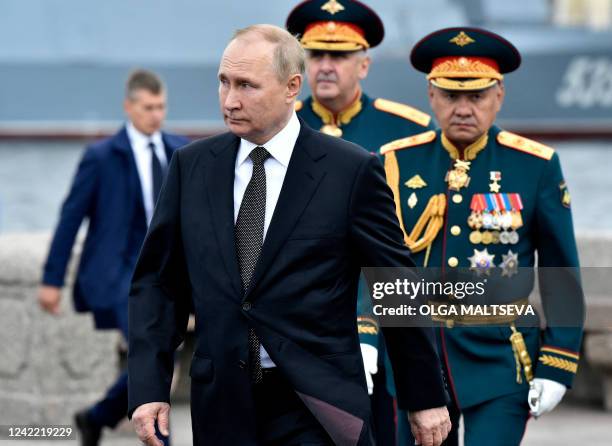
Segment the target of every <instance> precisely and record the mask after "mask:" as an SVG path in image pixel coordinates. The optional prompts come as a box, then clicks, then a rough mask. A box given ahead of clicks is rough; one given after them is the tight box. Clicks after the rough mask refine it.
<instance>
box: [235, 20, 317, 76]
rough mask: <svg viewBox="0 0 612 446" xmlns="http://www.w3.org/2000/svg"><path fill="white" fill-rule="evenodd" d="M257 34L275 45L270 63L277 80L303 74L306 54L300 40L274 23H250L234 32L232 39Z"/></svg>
mask: <svg viewBox="0 0 612 446" xmlns="http://www.w3.org/2000/svg"><path fill="white" fill-rule="evenodd" d="M249 34H258V35H259V36H261V37H263V39H264V40H265V41H267V42H270V43H273V44H275V45H276V48H275V50H274V58H273V61H272V64H273V65H274V71H275V73H276V77H277V78H278V80H280V81H281V82H282V81H285V80H287V79H288V78H289V77H290V76H292V75H294V74H301V75H303V74H304V71H305V69H306V62H305V59H306V55H305V53H304V49H303V48H302V45H301V44H300V42H299V41H298V40H297V39H296V38H295V37H294V36H292V35H291V34H290V33H289V32H288V31H287V30H285V29H283V28H280V27H278V26H274V25H251V26H248V27H246V28H242V29H239V30H237V31H236V32H234V36H233V37H232V41H233V40H236V39H240V38H243V37H246V36H247V35H249Z"/></svg>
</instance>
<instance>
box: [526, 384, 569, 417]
mask: <svg viewBox="0 0 612 446" xmlns="http://www.w3.org/2000/svg"><path fill="white" fill-rule="evenodd" d="M566 390H567V388H566V387H565V386H564V385H563V384H561V383H558V382H557V381H553V380H550V379H544V378H534V380H533V382H532V383H531V387H530V389H529V394H528V395H527V402H528V403H529V409H530V413H531V415H533V416H534V417H536V418H537V417H539V416H540V415H543V414H545V413H547V412H550V411H551V410H553V409H554V408H555V407H556V406H557V404H559V403H560V402H561V399H563V395H565V391H566Z"/></svg>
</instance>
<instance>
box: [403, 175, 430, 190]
mask: <svg viewBox="0 0 612 446" xmlns="http://www.w3.org/2000/svg"><path fill="white" fill-rule="evenodd" d="M404 184H405V185H406V187H409V188H410V189H420V188H422V187H425V186H427V183H426V182H425V181H424V180H423V178H421V175H419V174H417V175H415V176H413V177H412V178H410V179H409V180H408V181H406V182H405V183H404Z"/></svg>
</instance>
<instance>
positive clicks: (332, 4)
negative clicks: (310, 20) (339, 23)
mask: <svg viewBox="0 0 612 446" xmlns="http://www.w3.org/2000/svg"><path fill="white" fill-rule="evenodd" d="M321 9H322V10H323V11H327V12H329V13H330V14H331V15H334V14H335V13H337V12H340V11H344V6H342V5H341V4H340V3H339V2H338V0H329V1H328V2H327V3H325V4H324V5H323V6H321Z"/></svg>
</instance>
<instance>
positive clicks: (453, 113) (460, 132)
mask: <svg viewBox="0 0 612 446" xmlns="http://www.w3.org/2000/svg"><path fill="white" fill-rule="evenodd" d="M503 101H504V87H503V85H502V84H499V83H498V84H496V85H494V86H492V87H490V88H488V89H486V90H481V91H450V90H442V89H440V88H437V87H434V86H433V85H429V103H430V104H431V108H432V110H433V112H434V114H435V115H436V120H437V121H438V125H439V126H440V128H441V129H442V131H443V132H444V134H445V135H446V137H447V138H448V139H449V140H451V141H452V142H453V143H455V144H457V145H462V146H467V145H469V144H471V143H473V142H474V141H476V140H477V139H478V138H479V137H480V136H482V135H483V134H484V133H485V132H487V131H488V130H489V128H491V126H492V125H493V123H494V122H495V118H496V116H497V113H498V112H499V110H500V109H501V106H502V103H503Z"/></svg>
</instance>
